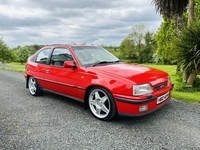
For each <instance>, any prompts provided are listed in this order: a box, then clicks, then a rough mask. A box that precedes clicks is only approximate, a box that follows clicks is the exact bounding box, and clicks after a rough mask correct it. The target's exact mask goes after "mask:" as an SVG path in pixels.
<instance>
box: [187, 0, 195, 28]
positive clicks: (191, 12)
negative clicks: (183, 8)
mask: <svg viewBox="0 0 200 150" xmlns="http://www.w3.org/2000/svg"><path fill="white" fill-rule="evenodd" d="M193 20H194V0H189V4H188V26H190V25H191V24H192V22H193Z"/></svg>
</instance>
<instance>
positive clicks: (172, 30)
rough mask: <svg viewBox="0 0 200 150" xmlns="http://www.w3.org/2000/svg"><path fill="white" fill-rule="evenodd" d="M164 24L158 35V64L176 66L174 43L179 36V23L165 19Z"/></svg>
mask: <svg viewBox="0 0 200 150" xmlns="http://www.w3.org/2000/svg"><path fill="white" fill-rule="evenodd" d="M163 20H164V21H163V22H162V24H161V26H160V28H159V29H158V32H157V34H156V37H155V39H156V42H157V45H158V48H157V63H161V64H174V63H176V62H175V61H174V57H173V55H172V54H173V53H174V47H173V45H172V41H173V39H174V37H176V36H177V22H176V21H175V20H173V19H169V18H166V17H163Z"/></svg>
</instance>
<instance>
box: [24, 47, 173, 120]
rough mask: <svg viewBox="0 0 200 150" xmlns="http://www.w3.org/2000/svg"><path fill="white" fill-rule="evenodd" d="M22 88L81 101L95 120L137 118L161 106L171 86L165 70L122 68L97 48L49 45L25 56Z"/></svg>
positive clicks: (35, 94) (136, 67)
mask: <svg viewBox="0 0 200 150" xmlns="http://www.w3.org/2000/svg"><path fill="white" fill-rule="evenodd" d="M25 78H26V87H27V88H28V89H29V91H30V93H31V95H33V96H37V95H41V94H42V92H43V91H44V90H45V91H50V92H53V93H56V94H60V95H63V96H66V97H68V98H72V99H74V100H77V101H80V102H82V103H84V107H85V108H88V107H89V109H90V111H91V112H92V114H93V115H94V116H95V117H96V118H98V119H100V120H110V119H112V118H114V117H115V116H116V115H119V116H141V115H145V114H148V113H150V112H153V111H155V110H157V109H158V108H160V107H161V106H163V105H165V104H166V103H167V102H168V101H169V100H170V96H171V90H172V88H173V84H172V83H171V81H170V78H169V75H168V74H167V73H166V72H163V71H160V70H156V69H153V68H148V67H145V66H140V65H133V64H126V63H123V62H121V61H120V60H119V59H118V58H116V57H115V56H113V55H112V54H111V53H109V52H108V51H107V50H105V49H103V48H101V47H98V46H86V45H64V44H63V45H52V46H46V47H44V48H42V49H40V50H39V51H37V52H36V53H35V54H34V55H32V56H31V57H29V59H28V60H27V63H26V71H25Z"/></svg>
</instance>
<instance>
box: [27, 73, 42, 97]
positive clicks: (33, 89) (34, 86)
mask: <svg viewBox="0 0 200 150" xmlns="http://www.w3.org/2000/svg"><path fill="white" fill-rule="evenodd" d="M28 89H29V92H30V93H31V95H33V96H38V95H41V94H42V92H43V91H42V90H41V88H40V86H39V84H38V83H37V80H36V79H35V78H33V77H29V79H28Z"/></svg>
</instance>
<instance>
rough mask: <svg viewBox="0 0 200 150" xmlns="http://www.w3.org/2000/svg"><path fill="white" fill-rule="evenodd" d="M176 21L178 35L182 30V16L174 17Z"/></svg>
mask: <svg viewBox="0 0 200 150" xmlns="http://www.w3.org/2000/svg"><path fill="white" fill-rule="evenodd" d="M176 21H177V32H178V35H179V34H180V33H181V31H182V29H183V15H178V14H177V15H176Z"/></svg>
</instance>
